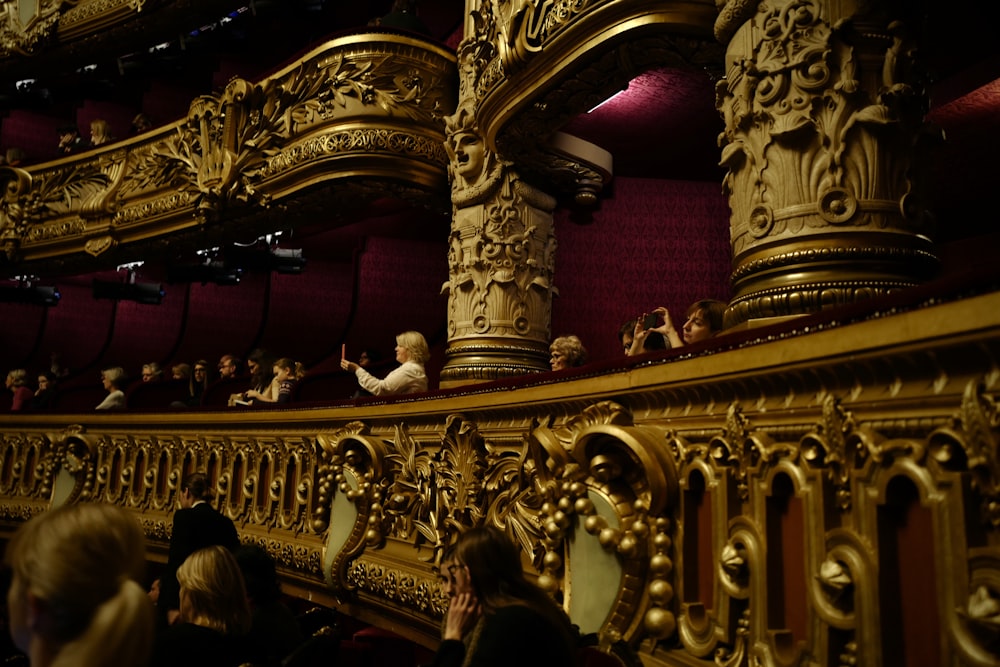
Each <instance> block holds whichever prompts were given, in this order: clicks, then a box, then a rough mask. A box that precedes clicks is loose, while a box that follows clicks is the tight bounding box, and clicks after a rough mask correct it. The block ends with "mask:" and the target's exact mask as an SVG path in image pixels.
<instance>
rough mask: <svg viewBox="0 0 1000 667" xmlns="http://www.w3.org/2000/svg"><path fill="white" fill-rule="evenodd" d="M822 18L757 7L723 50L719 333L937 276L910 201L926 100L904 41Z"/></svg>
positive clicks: (815, 10)
mask: <svg viewBox="0 0 1000 667" xmlns="http://www.w3.org/2000/svg"><path fill="white" fill-rule="evenodd" d="M730 4H735V3H730ZM876 4H877V3H876ZM825 5H826V3H822V2H820V0H780V1H778V2H772V3H766V4H761V5H759V6H758V9H757V12H756V13H755V14H754V15H753V17H752V18H751V19H750V20H749V21H747V22H746V23H745V24H743V25H742V26H741V27H740V28H739V29H738V30H736V31H735V35H734V37H733V38H732V41H731V42H730V44H729V48H728V51H727V58H726V61H727V63H728V73H727V76H726V78H725V79H724V80H721V81H720V82H719V83H718V85H717V106H718V108H719V110H720V111H721V113H722V114H723V116H724V119H725V124H726V127H725V133H724V147H723V152H722V162H723V164H724V165H725V166H726V167H727V168H728V170H729V171H728V174H727V176H726V179H725V191H726V193H727V195H728V196H729V201H730V207H731V209H732V218H731V241H732V248H733V256H734V262H733V266H734V271H733V276H732V280H733V286H734V298H733V300H732V301H731V305H730V310H729V312H728V314H727V324H728V325H730V326H731V325H734V324H738V323H740V322H744V321H746V320H748V319H753V318H762V317H773V316H786V315H796V314H803V313H809V312H815V311H817V310H819V309H821V308H823V307H827V306H831V305H837V304H842V303H850V302H854V301H857V300H861V299H864V298H868V297H872V296H877V295H880V294H884V293H888V292H892V291H894V290H897V289H900V288H903V287H907V286H911V285H914V284H916V283H918V282H920V281H921V280H922V279H923V278H924V277H926V276H927V275H928V274H929V273H930V272H931V271H932V270H933V269H934V268H935V267H936V262H937V258H936V256H935V254H934V251H933V246H932V244H931V241H930V239H929V234H930V232H931V216H930V214H929V213H928V212H927V211H926V210H924V208H923V206H922V203H921V200H920V197H921V194H922V182H921V181H922V178H921V177H922V169H923V168H924V164H923V162H922V159H921V156H922V154H923V152H922V148H923V144H924V143H925V142H926V141H927V140H928V139H929V138H930V133H929V132H927V130H926V128H925V127H924V125H923V123H922V117H923V113H924V110H925V108H926V93H925V91H924V90H923V89H922V88H921V86H920V82H919V81H917V80H916V77H915V75H914V74H913V65H914V59H913V56H912V50H911V48H910V45H909V43H908V41H907V33H906V27H905V26H903V25H901V24H900V23H899V22H893V21H892V17H889V16H882V15H869V14H860V13H859V14H858V15H853V16H829V11H831V10H830V8H829V7H825ZM860 11H864V10H859V12H860ZM737 13H738V14H741V15H742V13H741V12H737ZM717 30H718V27H717ZM727 30H728V28H727V29H726V30H722V32H723V33H725V32H726V31H727Z"/></svg>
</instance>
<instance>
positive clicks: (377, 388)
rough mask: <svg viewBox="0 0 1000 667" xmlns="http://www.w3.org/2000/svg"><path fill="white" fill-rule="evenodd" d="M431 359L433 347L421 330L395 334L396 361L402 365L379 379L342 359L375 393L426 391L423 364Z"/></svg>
mask: <svg viewBox="0 0 1000 667" xmlns="http://www.w3.org/2000/svg"><path fill="white" fill-rule="evenodd" d="M342 353H343V348H342ZM430 358H431V352H430V348H429V347H428V346H427V340H426V339H425V338H424V335H423V334H422V333H420V332H418V331H404V332H403V333H401V334H399V335H398V336H396V361H398V362H399V363H400V364H401V365H400V366H399V368H397V369H396V370H394V371H392V372H391V373H389V374H388V375H386V376H385V378H383V379H381V380H380V379H378V378H377V377H375V376H374V375H372V374H371V373H369V372H368V371H366V370H365V369H364V368H362V367H361V366H360V365H358V364H356V363H354V362H353V361H348V360H347V359H341V360H340V367H341V368H343V369H344V370H345V371H348V372H350V373H354V374H355V375H356V376H357V378H358V384H360V385H361V388H362V389H364V390H365V391H367V392H370V393H371V394H373V395H375V396H392V395H395V394H413V393H416V392H418V391H427V373H426V372H425V371H424V364H426V363H427V362H428V361H429V360H430Z"/></svg>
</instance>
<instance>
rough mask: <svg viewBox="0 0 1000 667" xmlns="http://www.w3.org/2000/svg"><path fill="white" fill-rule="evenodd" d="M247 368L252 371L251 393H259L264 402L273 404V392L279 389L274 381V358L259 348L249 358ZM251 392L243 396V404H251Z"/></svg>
mask: <svg viewBox="0 0 1000 667" xmlns="http://www.w3.org/2000/svg"><path fill="white" fill-rule="evenodd" d="M247 368H249V369H250V391H255V392H257V394H258V395H260V396H262V397H265V398H261V399H260V400H263V401H264V402H273V398H272V395H271V394H272V391H274V390H276V389H277V387H276V386H275V385H274V384H273V380H274V358H273V357H272V356H271V355H270V354H268V353H267V351H266V350H262V349H260V348H257V349H256V350H254V351H253V352H251V353H250V356H249V357H247ZM249 393H250V392H249V391H248V392H245V393H244V394H243V395H242V399H243V402H244V403H246V404H249V402H250V396H249Z"/></svg>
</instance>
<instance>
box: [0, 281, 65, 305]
mask: <svg viewBox="0 0 1000 667" xmlns="http://www.w3.org/2000/svg"><path fill="white" fill-rule="evenodd" d="M61 298H62V294H60V293H59V288H58V287H46V286H43V285H2V286H0V302H3V303H27V304H33V305H36V306H55V305H58V304H59V299H61Z"/></svg>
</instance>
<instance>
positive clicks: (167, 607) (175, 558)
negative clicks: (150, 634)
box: [157, 472, 240, 625]
mask: <svg viewBox="0 0 1000 667" xmlns="http://www.w3.org/2000/svg"><path fill="white" fill-rule="evenodd" d="M213 496H214V493H213V492H212V488H211V487H210V485H209V481H208V476H207V475H205V473H201V472H195V473H191V474H189V475H188V476H186V477H185V478H184V479H183V480H182V481H181V486H180V495H179V496H178V499H179V501H180V504H181V509H179V510H177V511H176V512H174V526H173V532H172V534H171V536H170V554H169V556H168V557H167V565H166V567H165V568H164V570H163V574H162V576H161V577H160V599H159V602H158V604H157V608H158V609H160V610H162V612H161V614H166V616H165V618H162V617H161V621H165V622H166V623H167V624H168V625H172V624H173V623H174V622H175V621H176V620H177V617H178V616H179V615H180V584H179V583H178V581H177V568H179V567H180V566H181V564H182V563H183V562H184V561H185V560H186V559H187V557H188V556H190V555H191V554H193V553H194V552H195V551H198V550H199V549H204V548H205V547H210V546H214V545H216V544H218V545H221V546H224V547H226V548H227V549H229V550H230V551H235V550H236V548H237V547H239V545H240V538H239V535H238V534H237V532H236V526H235V525H234V524H233V521H232V519H230V518H229V517H226V516H223V515H222V514H220V513H219V512H217V511H216V510H215V508H213V507H212V506H211V505H210V504H209V501H210V500H212V497H213Z"/></svg>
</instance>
